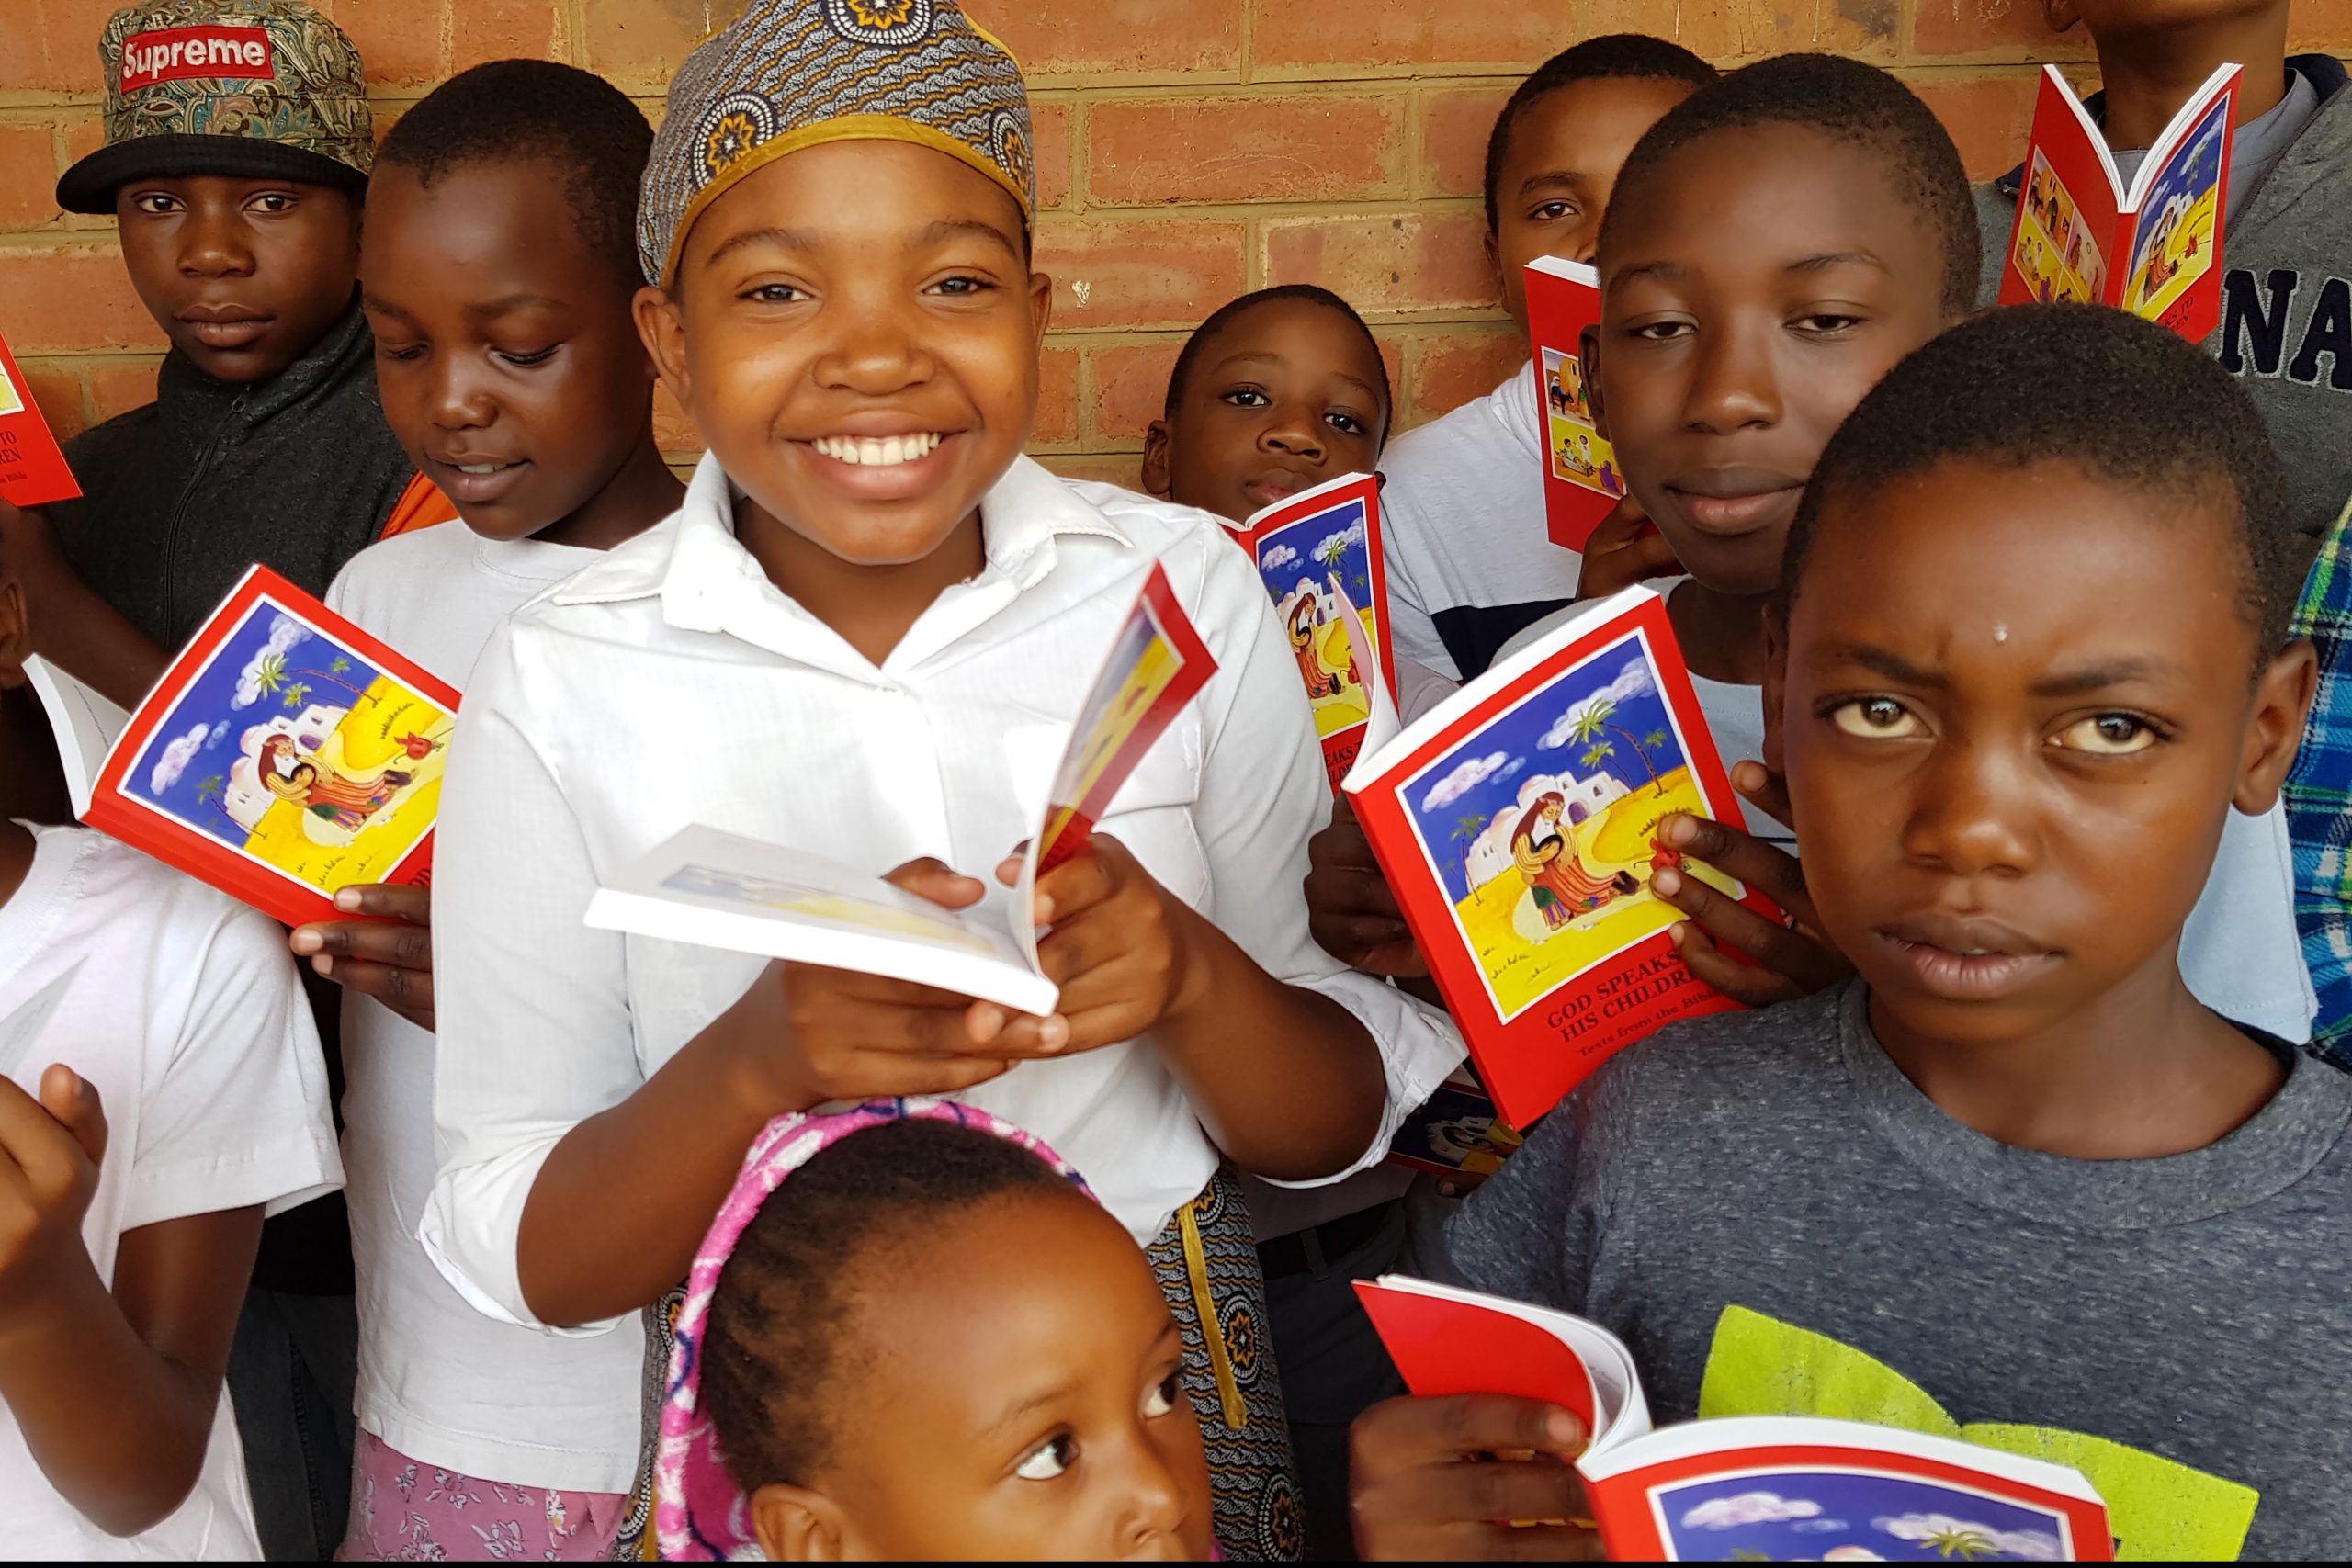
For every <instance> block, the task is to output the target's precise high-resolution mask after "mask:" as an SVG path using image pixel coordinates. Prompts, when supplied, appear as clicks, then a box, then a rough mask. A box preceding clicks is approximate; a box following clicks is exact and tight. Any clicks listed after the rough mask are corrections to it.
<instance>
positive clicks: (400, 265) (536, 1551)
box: [292, 60, 684, 1562]
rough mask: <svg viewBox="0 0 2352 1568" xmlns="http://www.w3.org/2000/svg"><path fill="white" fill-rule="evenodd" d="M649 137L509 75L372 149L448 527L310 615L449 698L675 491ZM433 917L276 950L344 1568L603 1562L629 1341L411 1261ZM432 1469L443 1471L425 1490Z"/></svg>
mask: <svg viewBox="0 0 2352 1568" xmlns="http://www.w3.org/2000/svg"><path fill="white" fill-rule="evenodd" d="M652 141H653V131H652V128H651V127H650V126H649V125H647V124H646V121H645V117H644V116H643V115H642V114H640V113H639V112H638V110H637V108H636V107H635V106H633V105H632V104H630V102H629V101H628V98H627V97H625V96H622V95H621V93H620V92H619V91H618V90H617V89H616V88H614V87H613V86H611V85H608V84H606V83H605V82H603V81H601V80H599V79H598V78H596V77H594V76H592V75H590V74H589V73H586V72H584V71H579V70H575V69H573V68H572V67H571V66H567V65H558V64H553V63H549V62H543V61H523V60H517V61H504V62H498V63H495V64H491V65H482V66H477V67H476V68H475V69H473V70H471V71H469V72H467V73H464V74H462V75H460V76H458V77H457V78H456V79H455V80H453V81H451V82H449V83H447V85H443V86H442V87H440V88H438V89H437V90H435V92H434V93H433V94H432V95H431V96H428V97H426V98H425V99H424V102H422V103H420V104H418V105H417V106H416V107H414V108H413V109H411V110H410V111H409V112H408V113H407V114H406V115H404V116H402V117H401V120H400V123H399V124H398V125H396V126H394V127H393V128H392V131H391V134H390V136H388V137H386V138H385V139H384V145H383V147H382V149H381V150H380V151H379V153H378V155H377V162H376V175H375V178H374V180H373V181H372V183H371V185H370V186H369V189H368V250H367V254H366V257H365V259H364V262H363V265H362V267H361V274H360V284H361V291H362V292H361V299H362V303H363V304H364V305H365V307H366V309H367V311H368V324H369V326H370V328H371V329H372V330H373V333H374V336H375V341H376V358H377V378H378V380H379V384H380V386H381V387H382V395H383V404H384V413H385V417H386V418H387V419H389V420H390V423H391V426H392V429H393V431H394V433H395V434H398V435H399V437H400V440H401V446H402V447H403V449H405V450H406V451H407V452H408V453H409V454H410V457H411V458H412V460H413V461H414V462H415V464H416V466H417V468H418V471H420V472H422V473H424V474H427V475H430V476H431V477H432V478H433V479H434V480H435V483H436V484H438V485H439V486H441V487H442V488H443V489H444V490H445V491H447V493H448V494H450V495H451V496H452V497H454V498H455V499H456V501H457V502H458V508H459V515H460V516H461V517H462V518H463V520H464V526H463V527H441V528H428V529H424V530H423V531H422V532H418V533H413V534H410V535H407V536H402V537H400V538H395V539H387V540H385V541H384V542H383V543H381V544H379V545H374V546H371V547H368V549H366V550H363V551H361V552H360V554H359V555H358V556H357V557H356V558H355V559H354V560H353V561H352V562H351V564H350V565H349V566H347V567H345V568H344V570H342V571H341V572H340V573H338V574H337V575H336V578H335V581H334V586H333V587H332V588H331V589H329V591H328V592H327V603H328V604H330V605H331V606H333V607H334V609H336V610H338V611H340V612H341V613H343V614H344V615H348V616H350V617H351V618H352V619H353V620H354V621H356V622H357V623H358V624H359V625H360V626H363V627H365V628H366V629H367V630H368V631H370V632H372V633H374V634H375V635H376V636H378V637H382V638H383V639H384V640H385V641H386V642H387V643H389V644H390V645H391V646H392V647H394V648H396V649H400V650H401V652H402V653H405V654H407V655H408V656H409V657H410V658H412V659H414V660H417V662H419V663H420V664H422V665H424V667H425V668H426V669H427V670H430V671H433V672H434V673H435V674H436V675H439V676H440V677H442V678H443V679H444V680H447V681H448V682H451V683H452V684H455V685H457V686H459V687H460V688H462V687H463V686H464V685H465V683H466V681H467V677H468V675H469V672H470V671H472V669H473V663H474V660H475V658H476V657H477V656H478V655H479V654H480V653H481V649H482V645H483V644H484V643H486V642H488V641H489V640H490V635H491V632H492V630H493V629H494V628H495V627H496V626H498V624H499V623H500V622H502V621H503V620H504V619H505V618H506V617H507V615H510V614H512V613H513V612H514V611H515V609H517V608H518V607H520V606H521V605H522V604H526V602H528V601H529V600H531V599H533V598H535V597H537V595H538V594H539V593H541V592H544V591H545V590H547V589H548V588H550V587H552V586H553V585H554V584H556V583H558V582H560V581H562V580H563V579H565V578H567V577H570V576H571V574H572V573H573V572H575V571H577V570H580V569H581V568H582V567H584V566H586V565H588V564H589V563H591V562H593V561H594V560H596V559H597V558H599V557H600V556H601V554H602V553H603V551H604V550H605V549H606V548H607V547H611V546H613V545H616V544H618V543H619V542H620V541H622V540H623V539H627V538H629V537H631V536H635V535H637V534H639V533H641V532H643V531H644V530H645V529H647V528H649V527H650V526H651V525H653V524H655V523H657V522H659V521H660V520H661V519H662V517H664V516H666V515H668V514H669V513H671V512H673V511H674V510H675V509H676V507H677V504H678V499H679V497H680V495H681V494H683V493H684V492H683V487H681V486H680V485H679V483H678V481H677V480H676V479H675V478H673V476H672V475H671V473H670V471H669V469H668V468H665V467H664V466H663V465H662V455H661V453H660V452H659V451H658V450H657V449H656V447H655V446H654V441H653V433H652V399H653V367H652V362H651V361H650V359H649V358H648V357H647V355H646V353H645V346H644V344H642V343H640V342H639V339H638V335H637V327H636V322H635V320H634V318H633V317H632V315H631V313H630V300H631V299H632V298H633V297H634V295H635V294H636V291H637V288H638V284H639V277H638V272H637V248H636V242H635V224H634V221H633V219H634V216H635V212H636V201H637V186H638V181H639V179H640V178H641V177H642V176H643V175H644V172H645V162H646V155H647V152H648V151H649V150H650V147H651V145H652ZM429 897H430V896H429V894H428V893H427V891H426V890H425V889H424V888H421V887H419V888H407V887H390V886H385V887H352V888H345V890H344V891H343V893H342V894H341V895H340V902H341V903H342V904H343V905H344V907H345V908H350V909H352V910H354V911H355V912H356V913H360V914H365V915H368V916H374V917H378V918H377V919H367V920H349V921H340V922H333V923H327V924H321V925H310V926H303V927H301V928H300V929H298V930H297V931H295V932H294V934H293V939H292V942H293V949H294V951H295V952H296V953H303V954H307V955H310V962H311V965H312V966H313V967H314V968H315V969H316V970H317V971H318V972H319V973H320V974H322V975H324V976H327V977H328V978H329V979H332V980H335V981H339V982H341V983H342V984H343V985H344V986H345V987H346V988H347V989H348V990H349V991H350V992H352V993H354V994H353V995H351V996H349V997H347V998H345V1009H344V1030H345V1032H344V1038H345V1074H346V1077H347V1078H348V1082H349V1088H348V1089H347V1090H346V1091H345V1096H344V1100H343V1111H344V1118H345V1134H344V1150H345V1158H346V1159H347V1160H348V1161H349V1162H350V1169H351V1173H352V1174H351V1185H350V1189H349V1195H348V1196H349V1202H350V1208H351V1233H352V1251H353V1261H354V1263H355V1265H356V1274H357V1278H358V1284H359V1358H358V1368H359V1373H358V1437H357V1440H356V1448H355V1452H354V1461H353V1480H352V1506H351V1522H350V1527H349V1531H348V1534H347V1535H346V1536H345V1540H344V1542H343V1551H342V1555H343V1556H344V1557H345V1558H346V1559H349V1560H351V1561H355V1562H375V1561H383V1560H387V1559H390V1558H393V1557H397V1556H399V1555H401V1553H403V1552H411V1551H418V1550H422V1549H424V1548H425V1547H428V1546H433V1547H438V1548H440V1549H442V1550H447V1551H457V1552H463V1551H468V1550H469V1549H472V1550H479V1547H478V1545H477V1543H478V1542H481V1541H486V1540H487V1541H495V1542H498V1543H500V1544H503V1545H504V1546H505V1547H507V1548H508V1549H510V1550H511V1551H520V1552H523V1553H524V1554H526V1555H528V1556H532V1557H538V1556H541V1555H542V1554H546V1555H552V1556H557V1557H563V1558H571V1559H581V1558H594V1557H598V1556H601V1555H602V1554H603V1552H604V1550H605V1547H607V1546H608V1545H609V1544H610V1543H611V1540H612V1537H613V1534H614V1532H615V1531H616V1530H617V1529H619V1526H620V1523H621V1519H620V1515H621V1510H622V1507H623V1506H624V1502H625V1495H626V1494H627V1493H628V1488H629V1483H630V1482H631V1480H632V1479H633V1477H634V1475H635V1472H636V1462H637V1449H638V1427H637V1422H636V1420H635V1419H634V1417H633V1415H632V1412H631V1409H630V1401H631V1399H632V1398H633V1395H634V1392H635V1390H636V1388H637V1386H638V1378H639V1346H638V1344H637V1337H636V1336H635V1335H633V1334H629V1333H617V1334H610V1335H599V1336H594V1337H588V1338H578V1337H560V1336H552V1335H546V1334H537V1333H533V1332H531V1331H529V1330H526V1329H522V1328H517V1327H515V1325H512V1324H506V1323H500V1322H498V1321H496V1320H494V1319H492V1318H489V1317H486V1316H484V1315H482V1314H481V1313H478V1312H476V1311H475V1310H474V1309H473V1308H472V1307H471V1306H470V1305H469V1304H468V1303H467V1302H466V1300H465V1298H464V1297H463V1296H462V1295H460V1294H459V1293H458V1290H457V1289H456V1288H455V1287H453V1286H452V1285H451V1284H450V1283H449V1282H448V1281H447V1280H444V1279H443V1278H442V1277H441V1275H440V1273H439V1271H438V1270H437V1269H435V1268H434V1265H433V1260H432V1259H431V1258H428V1257H426V1256H425V1253H424V1248H423V1247H419V1246H418V1245H417V1242H416V1225H417V1220H418V1217H419V1216H420V1214H421V1213H423V1211H424V1204H425V1201H426V1199H427V1197H428V1195H429V1194H430V1193H431V1191H432V1188H433V1177H434V1172H435V1169H436V1162H435V1156H434V1147H433V1036H432V1029H433V1022H434V1009H433V975H432V969H431V965H430V958H431V936H430V933H429V931H428V927H429V925H430V915H429V903H428V900H429ZM435 1472H440V1473H442V1474H443V1475H445V1476H446V1477H447V1478H448V1479H447V1480H445V1481H444V1482H443V1483H440V1484H438V1485H437V1486H436V1485H434V1484H431V1483H429V1481H428V1483H426V1484H424V1485H423V1486H420V1485H419V1483H418V1480H417V1478H418V1476H419V1475H420V1474H422V1475H424V1476H425V1477H428V1478H429V1477H431V1476H432V1475H433V1474H434V1473H435ZM460 1510H462V1511H460ZM483 1532H487V1533H486V1534H485V1533H483Z"/></svg>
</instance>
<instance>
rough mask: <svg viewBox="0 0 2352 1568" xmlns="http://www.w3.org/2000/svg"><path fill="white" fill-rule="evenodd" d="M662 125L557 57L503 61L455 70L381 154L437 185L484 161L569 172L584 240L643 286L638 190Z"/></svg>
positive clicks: (381, 162)
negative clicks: (653, 123)
mask: <svg viewBox="0 0 2352 1568" xmlns="http://www.w3.org/2000/svg"><path fill="white" fill-rule="evenodd" d="M652 151H653V127H652V126H650V125H649V124H647V123H646V118H645V116H644V115H643V113H641V112H640V111H639V108H638V107H637V106H636V105H635V104H632V103H630V102H629V101H628V96H626V95H624V94H623V93H622V92H621V90H620V89H619V88H617V87H616V86H614V85H612V84H611V83H609V82H607V81H605V79H604V78H603V77H601V76H597V75H594V74H593V73H589V72H586V71H582V70H579V69H577V68H576V67H573V66H570V65H559V64H557V63H556V62H553V61H550V60H495V61H492V62H490V63H489V64H487V65H477V66H475V67H474V68H473V69H472V70H470V71H466V72H462V73H459V74H458V75H456V76H452V77H451V78H450V79H449V80H448V81H447V82H445V83H443V84H442V85H440V86H438V87H436V88H435V89H434V90H433V92H432V93H431V94H430V95H428V96H426V97H425V99H424V102H422V103H420V104H418V105H417V106H416V107H414V108H413V109H411V110H409V111H408V113H406V114H405V115H402V116H401V118H400V120H399V122H398V123H396V124H395V125H394V126H393V127H392V129H391V133H390V135H388V136H386V137H385V138H384V145H383V146H382V148H380V149H379V151H378V152H377V154H376V160H377V164H378V166H379V167H380V168H401V169H406V170H408V171H409V172H410V173H411V174H413V175H415V176H416V178H417V181H418V183H420V184H422V185H424V186H431V185H433V184H434V182H435V181H436V180H439V179H441V178H442V177H443V176H445V175H448V174H450V173H452V172H453V171H455V170H457V169H459V168H463V167H466V166H467V165H469V164H513V163H522V162H536V163H546V164H552V165H554V166H555V167H557V168H559V169H561V170H563V171H564V172H565V175H566V176H567V179H568V182H569V194H570V196H571V206H572V209H573V210H574V211H575V212H577V213H578V214H579V219H580V237H581V238H582V240H584V241H586V242H587V243H588V247H589V249H591V250H592V251H594V252H595V253H596V254H597V255H599V256H601V257H603V258H604V259H605V260H606V261H607V262H608V263H610V264H611V265H612V268H613V270H614V271H615V272H616V273H617V274H619V275H620V276H621V278H622V279H623V280H624V281H625V282H626V283H627V284H628V287H629V288H631V289H634V288H636V287H637V285H638V284H639V282H640V281H642V280H641V278H640V277H639V272H638V263H637V234H636V227H637V187H638V182H639V180H641V179H643V178H644V177H645V161H646V158H647V157H648V155H649V154H650V153H651V152H652Z"/></svg>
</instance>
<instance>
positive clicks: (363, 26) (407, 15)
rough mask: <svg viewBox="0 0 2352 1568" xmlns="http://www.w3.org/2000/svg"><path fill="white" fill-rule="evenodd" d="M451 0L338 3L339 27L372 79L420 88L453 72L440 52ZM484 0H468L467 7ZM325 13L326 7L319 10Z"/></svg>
mask: <svg viewBox="0 0 2352 1568" xmlns="http://www.w3.org/2000/svg"><path fill="white" fill-rule="evenodd" d="M447 3H448V0H335V4H334V6H333V12H334V19H335V25H336V26H338V27H340V28H343V30H344V31H345V32H346V33H348V34H350V35H351V41H352V42H353V43H354V44H355V45H356V46H357V47H358V50H359V62H360V64H361V65H362V66H364V67H365V68H366V70H367V73H368V81H370V82H373V83H377V84H379V85H387V86H391V85H398V86H417V85H424V84H427V83H435V82H438V81H440V80H441V79H442V78H443V77H445V76H447V74H448V73H449V70H448V61H447V58H446V57H445V56H444V55H443V54H442V52H441V21H442V13H443V11H444V9H445V8H446V7H447ZM482 3H483V0H465V5H466V6H477V5H481V4H482ZM320 9H321V10H326V9H328V7H326V6H321V7H320Z"/></svg>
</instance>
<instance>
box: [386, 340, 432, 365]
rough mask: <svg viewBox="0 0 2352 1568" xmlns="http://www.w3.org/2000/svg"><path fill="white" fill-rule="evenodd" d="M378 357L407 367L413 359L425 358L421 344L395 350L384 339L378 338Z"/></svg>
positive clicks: (408, 345)
mask: <svg viewBox="0 0 2352 1568" xmlns="http://www.w3.org/2000/svg"><path fill="white" fill-rule="evenodd" d="M376 357H377V358H379V359H390V360H393V361H396V362H397V363H399V364H401V365H406V364H407V363H408V362H409V361H410V360H412V359H422V358H424V345H422V344H407V345H405V346H403V347H400V348H395V347H393V346H392V345H391V344H388V343H386V342H385V341H384V340H383V339H382V338H378V339H377V340H376Z"/></svg>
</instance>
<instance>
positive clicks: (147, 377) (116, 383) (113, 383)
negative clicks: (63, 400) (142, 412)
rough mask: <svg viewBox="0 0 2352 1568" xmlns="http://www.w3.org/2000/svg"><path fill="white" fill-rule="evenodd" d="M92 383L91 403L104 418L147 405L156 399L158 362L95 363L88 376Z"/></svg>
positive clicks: (100, 416) (101, 417) (87, 378)
mask: <svg viewBox="0 0 2352 1568" xmlns="http://www.w3.org/2000/svg"><path fill="white" fill-rule="evenodd" d="M84 379H85V380H86V381H88V382H89V384H90V406H91V408H92V410H93V411H95V412H96V415H97V417H98V418H99V419H101V420H108V419H112V418H113V417H114V416H115V415H117V414H119V413H129V412H130V411H131V410H132V409H135V408H144V407H145V406H146V405H147V404H149V403H152V402H153V401H154V400H155V366H154V365H153V363H149V364H143V365H108V366H100V367H93V368H92V369H91V370H89V371H88V372H87V374H86V375H85V377H84Z"/></svg>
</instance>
